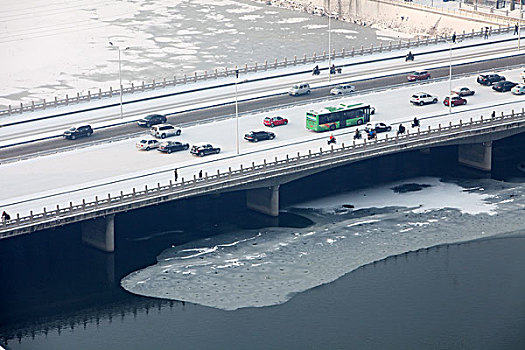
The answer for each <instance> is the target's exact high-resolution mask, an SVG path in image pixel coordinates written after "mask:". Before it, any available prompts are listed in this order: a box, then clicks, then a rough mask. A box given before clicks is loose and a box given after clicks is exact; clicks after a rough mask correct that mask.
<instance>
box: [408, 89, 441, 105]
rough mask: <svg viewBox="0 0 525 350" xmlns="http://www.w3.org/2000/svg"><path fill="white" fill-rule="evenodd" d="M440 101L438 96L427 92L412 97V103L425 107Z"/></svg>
mask: <svg viewBox="0 0 525 350" xmlns="http://www.w3.org/2000/svg"><path fill="white" fill-rule="evenodd" d="M437 101H438V99H437V97H436V96H432V95H431V94H429V93H426V92H417V93H415V94H413V95H412V96H411V97H410V103H412V104H415V105H418V106H423V105H426V104H430V103H437Z"/></svg>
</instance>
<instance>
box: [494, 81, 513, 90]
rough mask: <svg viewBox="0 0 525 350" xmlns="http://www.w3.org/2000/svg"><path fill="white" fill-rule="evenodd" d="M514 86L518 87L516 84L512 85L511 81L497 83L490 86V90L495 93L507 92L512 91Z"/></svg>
mask: <svg viewBox="0 0 525 350" xmlns="http://www.w3.org/2000/svg"><path fill="white" fill-rule="evenodd" d="M516 85H518V83H514V82H512V81H499V82H497V83H496V84H494V85H493V86H492V90H494V91H497V92H507V91H510V90H512V88H513V87H514V86H516Z"/></svg>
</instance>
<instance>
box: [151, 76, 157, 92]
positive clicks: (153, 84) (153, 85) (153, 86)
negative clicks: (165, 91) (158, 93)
mask: <svg viewBox="0 0 525 350" xmlns="http://www.w3.org/2000/svg"><path fill="white" fill-rule="evenodd" d="M156 85H157V83H156V82H155V79H153V82H152V83H151V89H152V90H155V88H156V87H157V86H156Z"/></svg>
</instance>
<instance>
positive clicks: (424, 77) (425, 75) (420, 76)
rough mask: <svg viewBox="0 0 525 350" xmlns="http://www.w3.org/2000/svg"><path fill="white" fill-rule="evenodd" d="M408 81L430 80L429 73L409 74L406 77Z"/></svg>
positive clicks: (423, 71)
mask: <svg viewBox="0 0 525 350" xmlns="http://www.w3.org/2000/svg"><path fill="white" fill-rule="evenodd" d="M407 79H408V81H416V80H427V79H430V73H429V72H427V71H426V70H422V71H417V72H414V73H412V74H410V75H409V76H408V77H407Z"/></svg>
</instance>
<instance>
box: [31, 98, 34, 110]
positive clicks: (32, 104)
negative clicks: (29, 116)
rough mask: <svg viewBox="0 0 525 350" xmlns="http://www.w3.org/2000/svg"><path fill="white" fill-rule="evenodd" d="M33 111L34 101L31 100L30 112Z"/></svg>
mask: <svg viewBox="0 0 525 350" xmlns="http://www.w3.org/2000/svg"><path fill="white" fill-rule="evenodd" d="M34 111H35V101H33V100H31V112H34Z"/></svg>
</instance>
